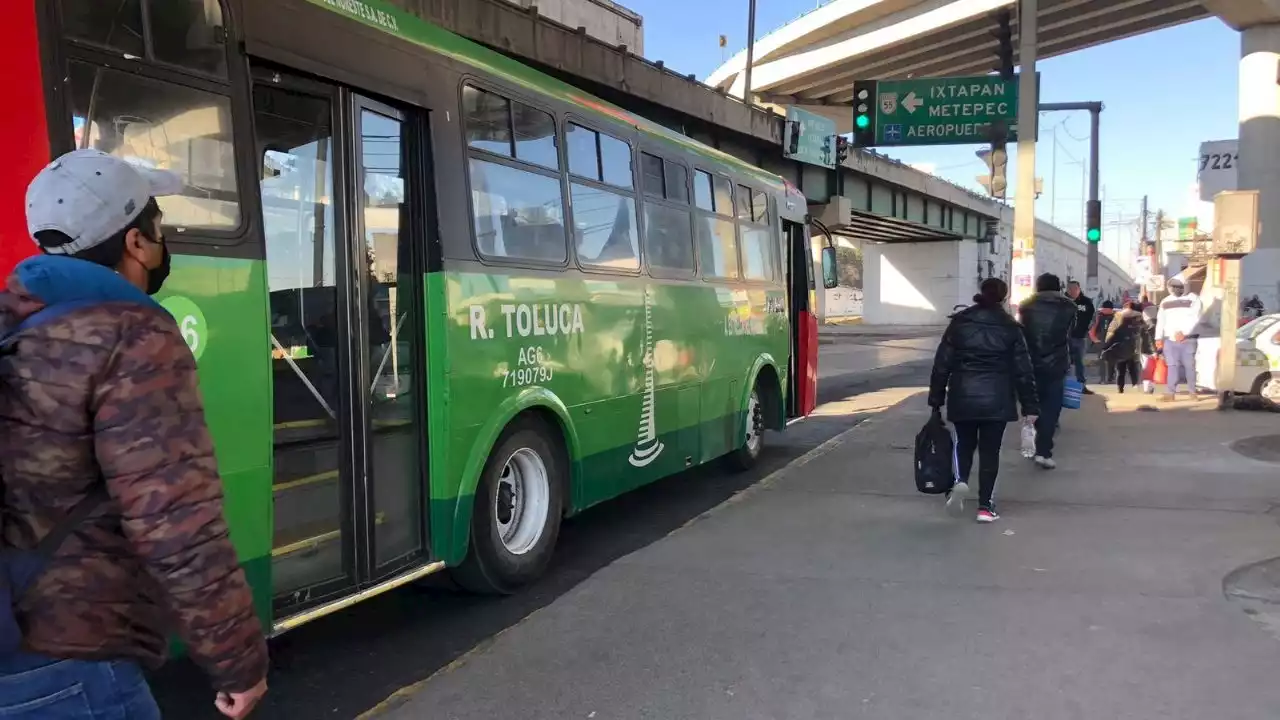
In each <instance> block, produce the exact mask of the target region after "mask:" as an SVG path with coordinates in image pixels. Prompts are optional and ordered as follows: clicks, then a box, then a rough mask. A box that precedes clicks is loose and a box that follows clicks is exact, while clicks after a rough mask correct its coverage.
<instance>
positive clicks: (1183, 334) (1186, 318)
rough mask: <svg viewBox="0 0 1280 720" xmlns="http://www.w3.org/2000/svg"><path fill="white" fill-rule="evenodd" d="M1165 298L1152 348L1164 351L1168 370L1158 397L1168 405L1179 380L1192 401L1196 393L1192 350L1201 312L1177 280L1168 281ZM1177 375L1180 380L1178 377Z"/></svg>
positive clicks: (1197, 301) (1195, 297)
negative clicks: (1185, 386)
mask: <svg viewBox="0 0 1280 720" xmlns="http://www.w3.org/2000/svg"><path fill="white" fill-rule="evenodd" d="M1167 287H1168V289H1169V297H1167V298H1165V299H1164V300H1163V301H1161V302H1160V311H1159V313H1158V314H1157V315H1156V349H1158V350H1163V351H1164V361H1165V364H1166V365H1167V366H1168V367H1169V379H1168V382H1167V383H1166V385H1165V394H1164V397H1163V398H1161V399H1162V400H1163V401H1164V402H1170V401H1172V400H1173V399H1174V397H1175V396H1176V395H1177V392H1178V385H1179V381H1180V379H1185V380H1186V382H1187V392H1188V394H1190V395H1191V397H1192V398H1194V397H1195V396H1196V395H1197V390H1196V348H1197V346H1198V345H1199V340H1200V335H1199V333H1198V329H1197V326H1198V325H1199V324H1200V313H1201V311H1202V307H1201V303H1200V297H1199V296H1198V295H1196V294H1195V293H1193V292H1189V291H1188V290H1187V286H1186V283H1185V282H1183V280H1182V279H1180V278H1176V277H1175V278H1172V279H1170V280H1169V283H1168V285H1167ZM1179 376H1181V378H1180V377H1179Z"/></svg>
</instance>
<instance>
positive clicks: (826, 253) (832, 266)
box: [822, 247, 840, 290]
mask: <svg viewBox="0 0 1280 720" xmlns="http://www.w3.org/2000/svg"><path fill="white" fill-rule="evenodd" d="M839 284H840V276H839V275H838V274H837V273H836V249H835V248H833V247H824V248H822V287H824V288H826V289H827V290H830V289H831V288H833V287H836V286H837V285H839Z"/></svg>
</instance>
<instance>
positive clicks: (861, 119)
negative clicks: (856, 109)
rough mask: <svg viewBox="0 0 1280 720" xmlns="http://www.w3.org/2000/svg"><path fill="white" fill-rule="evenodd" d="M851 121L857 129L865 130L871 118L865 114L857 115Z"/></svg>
mask: <svg viewBox="0 0 1280 720" xmlns="http://www.w3.org/2000/svg"><path fill="white" fill-rule="evenodd" d="M853 122H854V124H855V125H857V126H858V129H859V130H866V129H867V126H868V125H870V124H871V118H869V117H867V116H866V115H859V116H858V118H857V119H856V120H854V121H853Z"/></svg>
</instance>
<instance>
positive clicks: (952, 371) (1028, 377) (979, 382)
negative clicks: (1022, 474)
mask: <svg viewBox="0 0 1280 720" xmlns="http://www.w3.org/2000/svg"><path fill="white" fill-rule="evenodd" d="M1008 295H1009V286H1008V285H1006V284H1005V282H1004V281H1003V280H1001V279H999V278H988V279H986V280H984V281H983V282H982V287H981V291H980V292H979V293H978V294H977V295H975V296H974V298H973V301H974V305H972V306H971V307H969V308H967V309H965V310H963V311H961V312H959V313H957V314H956V315H955V316H954V317H953V318H952V319H951V324H950V325H948V326H947V329H946V332H944V333H943V334H942V341H941V342H940V343H938V352H937V354H936V356H935V357H934V360H933V373H932V374H931V376H930V379H929V406H930V407H932V408H933V409H934V410H935V411H940V410H941V409H942V408H943V407H944V406H945V407H946V409H947V419H948V420H950V421H951V423H952V424H953V425H954V426H955V429H956V456H957V460H958V465H959V473H960V476H959V478H958V482H957V483H956V486H955V487H954V488H952V490H951V492H950V493H948V494H947V510H948V511H949V512H951V513H952V514H953V515H957V516H958V515H963V514H964V501H965V498H966V497H967V496H968V495H969V493H970V489H969V478H970V472H971V471H972V469H973V456H974V453H975V452H976V453H977V454H978V518H977V519H978V522H984V523H989V522H995V521H996V520H998V519H999V518H1000V516H999V514H997V513H996V508H995V504H994V502H993V497H994V495H995V490H996V476H997V475H998V474H999V472H1000V444H1001V441H1002V440H1003V438H1004V430H1005V426H1006V425H1008V424H1009V423H1011V422H1015V421H1017V419H1018V405H1019V404H1021V406H1022V414H1023V415H1024V416H1025V417H1026V418H1027V419H1028V421H1030V422H1035V419H1036V416H1037V415H1039V414H1040V411H1039V408H1038V407H1037V402H1038V401H1037V398H1036V386H1035V371H1034V370H1033V369H1032V366H1031V357H1030V355H1029V354H1028V353H1027V345H1026V340H1025V339H1024V338H1023V336H1022V330H1021V328H1019V327H1018V323H1017V322H1016V321H1014V319H1013V317H1012V316H1010V315H1009V313H1008V311H1007V310H1005V309H1004V302H1005V298H1007V297H1008Z"/></svg>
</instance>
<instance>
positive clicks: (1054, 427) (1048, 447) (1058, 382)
mask: <svg viewBox="0 0 1280 720" xmlns="http://www.w3.org/2000/svg"><path fill="white" fill-rule="evenodd" d="M1066 380H1067V379H1066V377H1064V376H1062V375H1059V374H1058V373H1048V374H1046V373H1040V372H1038V373H1036V391H1037V392H1038V393H1039V395H1040V417H1039V419H1037V420H1036V455H1039V456H1040V457H1045V458H1052V457H1053V435H1054V433H1056V432H1057V431H1058V419H1059V418H1061V417H1062V394H1063V392H1064V390H1065V387H1064V386H1065V385H1066Z"/></svg>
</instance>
